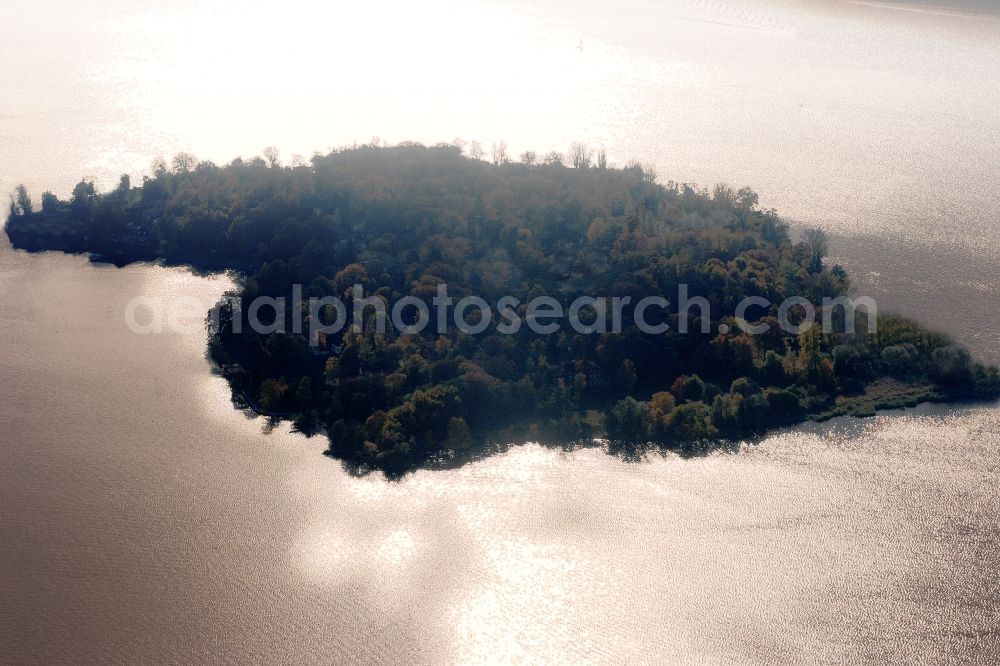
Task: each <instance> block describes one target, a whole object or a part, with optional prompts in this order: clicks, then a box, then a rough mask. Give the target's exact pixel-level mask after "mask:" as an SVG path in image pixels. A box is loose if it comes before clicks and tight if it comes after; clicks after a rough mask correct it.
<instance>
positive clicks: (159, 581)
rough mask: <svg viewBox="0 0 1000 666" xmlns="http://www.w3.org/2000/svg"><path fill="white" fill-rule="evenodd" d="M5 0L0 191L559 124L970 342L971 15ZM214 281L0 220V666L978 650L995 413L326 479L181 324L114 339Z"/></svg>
mask: <svg viewBox="0 0 1000 666" xmlns="http://www.w3.org/2000/svg"><path fill="white" fill-rule="evenodd" d="M8 4H9V7H8V6H7V5H5V13H6V14H5V21H4V22H3V23H2V24H0V188H2V190H3V191H6V190H8V189H10V188H11V187H12V186H13V184H15V183H16V182H20V181H22V180H23V181H24V182H26V183H27V184H28V185H29V186H30V188H31V190H32V192H34V193H35V194H36V197H37V194H38V192H40V191H41V190H42V189H44V188H52V189H54V190H55V191H57V193H59V194H62V195H65V194H67V193H68V191H69V189H70V188H71V186H72V184H73V183H74V182H75V181H76V180H77V179H78V178H79V176H81V175H83V174H85V173H86V174H94V175H95V176H97V177H98V179H99V180H101V181H102V182H103V183H104V184H105V185H110V184H112V183H113V182H115V181H116V179H117V174H118V173H119V171H120V170H128V171H130V172H132V173H133V175H136V176H137V175H139V174H140V173H141V171H142V170H143V169H145V168H147V165H148V163H149V161H150V159H151V158H152V157H153V156H154V155H156V154H167V155H169V154H170V153H172V152H174V151H176V150H182V149H183V150H191V151H192V152H195V153H197V154H198V155H201V156H203V157H206V158H210V159H215V160H217V161H220V162H223V161H226V160H228V159H229V158H231V157H232V156H233V155H235V154H243V155H250V154H253V153H255V152H258V151H260V150H261V149H262V148H263V147H264V146H266V145H268V144H275V145H278V146H279V147H280V148H281V149H282V150H283V151H284V153H285V155H286V158H288V157H290V156H291V154H293V153H296V152H298V153H302V154H304V155H308V154H309V153H310V152H311V151H312V150H313V149H315V148H325V147H326V146H328V145H337V144H343V143H349V142H351V141H352V140H354V139H357V140H360V141H367V140H368V138H369V137H370V136H372V135H374V134H379V135H382V136H384V137H386V138H388V139H390V140H399V139H407V138H411V139H420V140H424V141H428V142H432V141H436V140H440V139H451V138H452V137H453V136H455V135H460V136H465V137H467V138H478V139H480V140H482V141H485V142H487V143H488V142H489V141H490V140H492V139H494V138H495V139H500V138H506V139H507V140H508V141H509V142H510V143H511V144H512V147H513V148H514V149H515V151H516V150H521V149H523V148H527V147H535V148H537V149H539V150H547V149H551V148H565V146H566V145H568V143H569V142H570V141H573V140H584V141H588V142H591V143H592V144H593V145H605V146H607V147H608V149H609V152H611V154H612V155H613V156H614V157H615V158H616V159H619V160H621V161H624V160H625V159H628V158H631V157H636V158H638V159H641V160H644V161H648V162H651V163H654V164H655V165H656V166H657V168H658V169H659V171H660V173H661V175H662V177H663V178H664V179H667V178H675V179H681V180H693V181H697V182H701V183H705V184H710V183H714V182H716V181H728V182H732V183H734V184H743V183H749V184H751V185H753V186H755V187H756V188H757V189H758V190H759V191H760V192H761V200H762V202H763V203H764V204H765V205H768V206H772V205H773V206H776V207H778V208H779V209H780V210H781V211H783V212H785V213H787V214H788V215H789V216H791V217H792V218H793V219H794V220H796V221H797V222H799V223H802V224H820V225H823V226H825V227H826V228H828V229H830V230H832V231H833V232H834V233H835V244H834V250H835V253H836V254H837V259H838V260H839V261H842V262H843V263H844V264H845V265H846V266H847V267H848V269H849V270H850V271H851V273H852V274H853V275H854V276H855V278H856V282H857V284H858V287H859V290H861V291H863V292H865V293H871V294H873V295H875V296H876V297H877V298H878V299H879V301H880V304H883V305H884V308H885V309H895V310H900V311H902V312H904V313H906V314H909V315H911V316H916V317H918V318H920V319H922V320H923V321H925V322H927V323H931V324H934V325H937V326H939V327H942V328H944V329H946V330H948V331H949V332H951V333H952V334H953V335H955V337H957V338H958V339H960V340H962V341H963V342H965V343H966V344H968V345H969V346H970V348H971V349H972V350H973V352H974V353H975V354H976V355H977V356H978V357H980V358H983V359H987V360H993V361H1000V333H998V332H997V331H998V328H997V327H996V325H995V317H996V313H997V312H998V311H1000V285H998V284H997V262H996V256H997V249H998V245H1000V239H998V229H1000V220H998V214H997V212H996V199H997V195H998V191H997V183H998V178H997V176H998V165H1000V121H998V118H1000V104H998V102H1000V98H998V96H1000V93H998V90H1000V89H998V88H997V87H996V86H995V85H994V84H993V83H992V82H993V81H996V80H1000V24H998V17H997V13H996V10H995V8H994V7H993V4H994V3H991V2H978V3H977V2H974V1H970V2H967V3H964V4H960V5H959V6H952V7H945V8H942V7H937V6H934V5H935V3H930V2H910V3H881V2H853V3H847V2H827V1H819V0H815V1H812V2H804V3H797V4H796V5H795V6H794V7H792V8H789V7H788V6H787V5H788V3H778V2H763V1H753V2H745V3H744V2H740V3H736V2H726V1H722V0H718V1H710V0H704V1H701V2H694V1H692V2H681V1H675V0H669V1H664V2H641V1H640V2H636V3H633V4H631V5H629V6H627V7H619V6H617V5H615V7H614V10H613V11H612V9H610V8H609V7H608V6H605V5H603V4H599V3H589V2H580V3H572V4H570V3H561V2H558V1H557V0H549V1H547V2H543V3H540V4H533V5H531V6H530V7H527V6H521V5H520V4H519V3H516V2H497V3H462V4H449V3H444V2H428V3H420V4H419V5H414V4H412V3H407V4H405V5H394V4H390V3H381V4H376V5H365V6H364V7H362V6H361V5H360V4H358V5H333V4H329V5H327V4H323V5H322V6H306V5H298V4H295V5H288V6H281V7H280V8H278V9H276V8H274V6H273V5H271V4H264V3H254V2H246V3H242V4H241V5H240V7H239V8H238V9H232V8H225V7H223V6H222V5H221V4H215V3H211V2H209V3H199V4H197V5H195V4H193V3H179V4H178V6H172V7H171V8H170V9H169V10H168V9H167V8H166V6H163V5H157V4H153V3H148V4H147V3H118V2H111V3H104V4H102V5H101V6H100V7H90V6H87V7H84V6H82V5H76V4H69V5H67V4H65V3H60V2H27V1H22V0H14V1H13V2H11V3H8ZM952 4H956V3H952ZM387 8H388V9H389V10H391V11H385V10H386V9H387ZM358 26H363V27H364V29H360V28H359V27H358ZM415 26H418V27H419V29H414V28H415ZM455 53H461V54H463V55H462V57H460V58H456V57H455ZM290 116H294V118H292V119H291V120H290ZM228 286H229V282H228V281H227V280H226V279H225V278H222V277H216V278H206V277H194V276H192V275H190V274H189V273H187V272H185V271H183V270H181V269H165V268H161V267H156V266H150V265H137V266H131V267H127V268H125V269H116V268H113V267H110V266H102V265H95V264H91V263H89V262H88V261H87V260H86V259H85V258H82V257H72V256H65V255H60V254H40V255H28V254H25V253H21V252H14V251H12V250H10V249H9V248H8V247H7V246H6V245H5V244H4V245H3V246H2V247H0V344H2V349H0V600H2V601H0V662H3V663H32V662H37V663H52V662H66V661H71V662H93V661H105V662H117V663H137V662H140V661H143V662H150V661H155V662H177V663H189V662H210V663H219V662H230V663H247V662H274V661H287V662H294V663H303V662H325V663H330V662H360V661H376V662H403V661H407V662H417V663H424V662H441V661H444V662H489V661H500V662H516V661H538V662H552V661H557V662H572V663H588V662H619V661H622V662H624V661H628V662H645V663H662V662H664V661H672V662H691V661H695V660H697V659H701V660H704V661H708V662H763V661H774V660H778V661H792V662H800V663H815V662H827V663H843V662H845V661H850V662H866V661H868V662H871V661H877V662H882V661H886V660H890V661H895V662H913V661H930V662H943V661H958V662H967V663H981V664H992V663H995V662H996V661H998V660H1000V629H998V627H1000V578H998V575H997V572H998V571H1000V542H998V535H997V527H996V526H997V523H998V519H1000V491H998V489H997V478H998V472H1000V408H998V407H996V406H976V407H960V408H945V407H929V406H924V407H921V408H918V409H916V410H910V411H907V412H897V413H892V414H885V415H881V416H879V417H877V418H874V419H864V420H839V421H835V422H831V423H826V424H820V425H811V426H808V427H805V428H798V429H794V430H790V431H787V432H782V433H779V434H776V435H774V436H771V437H769V438H767V439H766V440H764V441H763V442H759V443H756V444H754V445H748V446H746V447H744V448H743V450H741V451H740V452H738V453H735V454H718V455H712V456H709V457H706V458H701V459H696V460H681V459H679V458H676V457H673V456H666V457H655V458H653V459H650V460H648V461H646V462H643V463H639V464H635V463H626V462H623V461H620V460H618V459H616V458H614V457H610V456H607V455H605V454H604V453H602V452H601V451H600V450H595V449H589V450H582V451H577V452H573V453H563V452H560V451H555V450H550V449H545V448H542V447H538V446H535V445H525V446H520V447H515V448H513V449H512V450H510V451H509V452H508V453H506V454H504V455H501V456H497V457H494V458H490V459H487V460H483V461H480V462H477V463H474V464H471V465H467V466H465V467H463V468H461V469H457V470H451V471H421V472H418V473H416V474H412V475H410V476H408V477H406V478H405V479H404V480H403V481H401V482H399V483H389V482H386V481H385V480H383V479H382V478H380V477H374V476H372V477H365V478H355V477H351V476H350V475H348V474H347V473H345V472H344V471H343V470H342V469H341V467H340V465H339V464H338V463H336V462H335V461H331V460H330V459H328V458H326V457H324V456H322V455H321V452H322V450H323V448H324V444H323V442H322V441H320V440H319V439H313V440H307V439H306V438H304V437H302V436H300V435H297V434H293V433H290V432H288V431H287V429H285V428H284V427H279V428H278V429H276V430H274V431H268V430H267V429H266V428H265V427H264V423H263V421H262V420H260V419H251V418H247V417H246V416H245V415H243V414H242V413H240V412H237V411H235V410H233V409H232V407H231V404H230V402H229V399H228V398H229V393H228V389H227V387H226V385H225V382H224V381H223V380H222V379H221V378H219V377H216V376H214V375H212V374H211V372H210V368H209V365H208V363H207V362H206V361H205V359H204V351H205V339H204V334H203V333H197V334H194V335H180V334H176V333H164V334H161V335H155V334H151V335H145V336H140V335H135V334H132V333H130V332H129V331H128V330H127V327H126V325H125V321H124V317H123V313H124V309H125V305H126V303H127V302H128V301H129V300H130V299H131V298H133V297H135V296H140V295H141V296H147V297H149V298H152V299H154V300H156V299H158V300H161V301H162V302H163V303H164V304H166V305H169V304H176V303H179V302H181V300H182V299H185V298H194V299H196V300H197V301H198V302H199V303H202V304H203V306H204V308H205V309H207V307H208V306H209V305H210V304H211V303H212V302H214V300H215V298H217V297H218V295H219V294H221V293H222V291H224V290H225V289H226V288H227V287H228Z"/></svg>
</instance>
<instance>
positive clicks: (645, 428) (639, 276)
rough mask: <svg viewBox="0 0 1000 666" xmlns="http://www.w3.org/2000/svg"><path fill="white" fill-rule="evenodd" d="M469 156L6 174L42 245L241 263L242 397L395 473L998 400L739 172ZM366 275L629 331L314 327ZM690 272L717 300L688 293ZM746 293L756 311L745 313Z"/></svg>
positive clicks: (994, 384) (375, 156)
mask: <svg viewBox="0 0 1000 666" xmlns="http://www.w3.org/2000/svg"><path fill="white" fill-rule="evenodd" d="M481 157H482V156H481V155H474V156H473V157H468V156H466V155H464V154H463V152H462V150H460V148H458V147H456V146H453V145H440V146H434V147H425V146H422V145H419V144H402V145H399V146H394V147H382V146H378V145H366V146H361V147H354V148H350V149H345V150H338V151H334V152H331V153H330V154H327V155H316V156H315V157H313V159H312V160H311V161H310V162H300V163H299V164H297V165H296V166H285V165H282V164H281V163H280V162H279V160H278V159H277V156H276V155H274V154H273V153H272V154H270V155H269V158H268V159H262V158H255V159H252V160H242V159H237V160H235V161H233V162H231V163H230V164H228V165H226V166H217V165H215V164H212V163H210V162H199V161H197V160H195V159H194V158H192V157H190V156H188V155H178V156H177V157H176V158H175V159H174V160H173V162H172V164H170V165H169V166H168V165H167V164H165V163H162V162H160V163H158V164H156V165H155V166H154V170H153V174H152V176H150V177H148V178H144V179H143V182H142V184H141V185H140V186H135V187H133V186H132V184H131V182H130V181H129V179H128V177H126V176H123V177H122V179H121V182H120V184H119V186H118V187H117V188H115V189H114V190H112V191H109V192H106V193H97V192H96V191H95V187H94V184H93V183H92V182H89V181H82V182H80V183H79V184H78V185H77V186H76V187H75V188H74V190H73V193H72V196H71V198H70V199H69V200H68V201H64V200H60V199H58V198H57V197H56V196H54V195H52V194H51V193H48V192H46V193H45V194H43V195H42V197H41V201H40V206H39V207H36V206H35V205H34V202H33V201H32V199H31V197H30V195H29V193H28V192H27V191H26V190H25V189H24V188H23V187H20V188H18V190H17V192H16V193H15V195H13V196H12V197H11V203H10V213H9V216H8V220H7V223H6V227H5V228H6V232H7V234H8V236H9V237H10V239H11V242H12V243H13V244H14V246H15V247H18V248H24V249H27V250H32V251H40V250H63V251H67V252H87V253H92V254H95V255H98V256H100V257H102V258H104V259H106V260H109V261H113V262H115V263H118V264H124V263H128V262H132V261H145V260H159V261H163V262H166V263H170V264H187V265H191V266H193V267H195V268H198V269H202V270H211V271H215V270H232V271H234V272H235V274H236V275H237V276H238V277H237V282H238V287H237V289H236V290H235V291H234V292H233V293H232V294H230V295H228V297H227V298H226V299H224V300H223V301H222V302H221V303H220V305H219V306H218V308H217V312H216V315H217V318H218V321H217V323H218V325H215V326H212V327H210V336H209V343H208V344H209V353H210V355H211V358H212V359H213V360H214V361H215V363H217V364H218V366H219V368H220V369H221V371H222V372H223V373H224V374H225V376H226V378H227V380H228V381H229V383H230V385H231V387H232V389H233V395H234V401H236V402H237V403H238V404H239V405H241V406H246V407H251V408H253V409H255V410H257V411H259V412H261V413H264V414H267V415H270V416H271V417H273V418H283V419H289V420H292V421H293V422H294V423H295V426H296V427H297V428H298V429H300V430H302V431H303V432H306V433H309V434H312V433H321V432H325V433H326V435H327V436H328V438H329V453H330V454H331V455H332V456H334V457H336V458H339V459H341V460H343V461H345V462H346V463H347V464H349V465H350V466H351V467H352V468H354V469H356V470H358V471H367V470H382V471H384V472H386V473H387V474H389V475H400V474H403V473H405V472H407V471H409V470H412V469H414V468H416V467H418V466H421V465H425V464H444V463H446V462H448V461H456V460H464V459H467V458H469V457H473V456H475V455H477V454H479V453H483V452H487V451H490V450H492V449H493V448H494V447H496V446H497V445H498V444H502V443H504V442H511V441H524V440H525V439H530V440H534V441H541V442H543V443H550V444H571V443H581V442H590V441H592V440H593V439H594V438H602V439H605V440H607V441H608V442H609V447H610V448H611V449H613V450H616V451H629V452H635V451H642V450H644V449H645V448H646V447H652V446H655V447H661V448H665V449H677V450H679V451H681V452H683V453H685V454H693V453H698V452H700V451H704V450H707V449H708V448H710V447H711V446H713V445H714V444H715V443H716V442H720V441H733V440H738V439H741V438H746V437H751V436H755V435H759V434H761V433H763V432H764V431H766V430H767V429H768V428H772V427H776V426H780V425H787V424H792V423H796V422H800V421H803V420H806V419H821V418H828V417H830V416H835V415H839V414H857V415H866V414H871V413H873V412H874V410H875V409H877V408H889V407H900V406H908V405H913V404H916V403H917V402H921V401H927V400H938V401H946V400H968V399H988V398H995V397H997V396H998V395H1000V376H998V372H997V369H996V368H995V367H990V368H987V367H984V366H983V365H981V364H978V363H975V362H974V361H973V360H972V359H970V357H969V354H968V353H967V352H966V351H965V350H964V349H962V348H960V347H957V346H955V345H954V344H952V342H951V341H950V340H949V339H948V338H947V336H945V335H942V334H939V333H935V332H932V331H928V330H925V329H924V328H922V327H921V326H919V325H918V324H916V323H915V322H912V321H909V320H906V319H903V318H900V317H897V316H886V315H880V316H878V320H877V326H876V328H875V331H874V332H871V329H870V328H869V323H870V322H869V321H868V318H867V317H859V318H857V319H855V321H853V322H851V317H849V316H848V315H847V312H846V309H845V308H841V309H839V310H838V309H837V308H836V307H830V306H829V305H826V306H825V305H824V303H828V302H829V301H828V300H827V301H825V300H824V299H836V298H837V297H842V296H847V295H849V294H851V285H850V282H849V279H848V276H847V274H846V273H845V271H844V270H843V268H841V267H840V266H831V265H829V261H827V260H826V255H827V241H826V238H825V236H824V234H823V233H822V232H819V231H811V232H807V233H804V234H802V236H801V238H800V239H793V238H792V236H791V234H790V232H789V227H788V225H787V224H786V223H785V222H784V221H783V220H782V219H781V218H780V217H779V216H778V215H777V214H776V213H775V212H774V211H772V210H766V209H762V208H761V207H760V206H759V205H758V199H757V195H756V194H754V193H753V192H752V191H751V190H749V189H746V188H744V189H740V190H738V191H734V190H732V189H729V188H727V187H724V186H719V187H716V188H715V189H714V190H712V191H701V190H697V189H695V188H692V187H689V186H687V185H684V184H678V183H673V182H669V183H666V184H661V183H658V182H657V178H656V175H655V173H653V172H652V170H651V169H649V168H643V167H642V166H639V165H636V164H631V165H628V166H625V167H621V168H618V167H613V166H610V165H608V164H607V160H606V159H605V158H604V156H603V155H600V156H598V157H597V158H596V159H595V158H594V156H593V155H591V154H590V153H589V151H587V150H586V149H585V148H583V147H580V146H578V147H576V148H575V149H574V150H573V152H572V154H571V155H570V156H568V157H564V156H563V155H559V154H556V153H550V154H549V155H547V156H545V157H544V158H538V157H537V156H535V155H534V154H532V153H524V154H523V155H522V156H521V158H520V159H519V160H518V161H513V160H511V159H509V158H508V157H507V156H506V153H505V151H503V150H500V151H494V155H493V159H492V160H490V161H487V160H484V159H481ZM564 162H565V163H564ZM36 208H37V209H36ZM356 285H361V286H362V287H363V289H364V291H365V293H366V294H367V295H375V296H377V297H378V298H380V299H383V300H384V302H385V303H386V304H387V305H388V306H389V307H391V304H393V303H396V302H399V301H400V299H402V298H404V297H408V296H411V297H416V298H417V299H420V300H422V301H425V302H427V303H428V304H430V302H431V300H432V299H433V297H434V296H435V294H436V293H438V288H439V286H440V285H447V289H448V292H449V294H450V295H451V296H452V297H454V298H455V299H460V298H462V297H466V296H476V297H480V298H482V299H484V300H485V301H486V302H488V303H496V302H498V301H499V300H500V299H503V298H504V297H507V298H512V299H514V300H516V301H517V305H514V306H513V308H512V311H514V312H517V313H518V314H519V315H520V316H522V317H523V316H525V315H528V314H529V313H526V312H525V308H526V304H527V303H528V302H529V301H531V300H532V299H534V298H537V297H540V296H548V297H551V298H554V299H555V300H556V301H558V303H559V304H560V305H561V306H562V307H563V308H565V309H567V310H568V309H570V308H571V305H572V304H573V303H574V302H575V301H576V300H577V299H579V298H580V297H584V296H586V297H611V296H614V297H619V298H623V299H624V298H627V299H628V300H629V302H630V305H628V306H625V308H624V310H623V314H624V316H623V317H622V321H623V326H622V327H621V330H620V332H614V331H603V332H602V331H601V330H600V329H598V330H592V331H587V332H579V331H576V330H573V329H572V328H570V327H568V326H563V327H561V328H560V330H558V332H553V333H550V334H544V335H543V334H538V333H536V332H534V331H532V330H529V328H528V327H526V326H522V327H521V328H520V329H519V330H517V331H515V332H509V331H507V332H501V330H498V326H500V325H501V323H502V322H501V320H500V319H499V318H495V319H494V320H493V321H490V322H489V323H488V325H485V327H484V330H482V331H481V332H478V333H476V334H470V333H467V332H463V331H462V330H459V329H458V328H456V327H450V328H449V329H448V330H447V331H440V330H438V329H436V328H435V327H428V328H427V329H425V330H423V331H421V332H407V331H400V330H395V329H394V328H389V329H388V330H385V331H380V330H379V328H378V326H377V325H376V323H377V317H376V316H375V314H376V313H375V311H374V309H371V311H365V312H361V313H359V319H358V321H360V322H361V325H360V327H358V328H353V327H350V326H348V327H345V328H344V329H343V330H341V331H339V332H337V333H336V334H329V335H328V334H326V333H322V332H321V333H319V334H317V335H314V336H310V335H309V333H308V330H309V328H310V326H309V324H310V321H309V319H310V318H311V317H318V318H319V319H320V320H321V323H322V324H323V325H329V324H330V323H331V321H332V320H333V319H334V318H336V316H337V314H338V313H337V312H335V310H336V308H333V307H330V306H324V307H323V309H321V310H320V311H319V312H318V313H316V312H311V311H310V308H309V299H321V298H327V297H337V298H343V300H344V302H345V303H347V309H348V311H347V312H346V315H347V317H348V319H350V320H353V316H354V314H355V313H353V312H351V311H350V308H351V300H350V299H351V294H350V292H351V291H352V290H353V289H354V288H355V286H356ZM682 286H683V288H684V289H685V290H686V292H687V293H688V294H690V296H692V297H700V298H702V299H704V302H706V303H707V304H708V306H710V307H709V308H708V312H710V314H706V312H705V311H704V310H703V309H701V308H692V309H689V310H686V311H685V310H680V309H678V308H677V307H676V305H677V303H676V302H675V301H676V295H677V294H678V291H679V288H681V287H682ZM262 296H266V297H270V298H274V299H278V298H283V299H285V302H286V303H288V307H287V308H285V309H284V310H283V311H282V312H281V314H280V315H279V316H278V317H277V318H275V319H274V320H272V321H270V322H268V323H269V324H270V329H272V330H268V331H266V332H259V331H255V330H252V329H253V327H252V326H250V325H249V324H250V322H249V321H247V317H248V312H249V311H250V309H251V305H252V303H253V302H254V301H255V299H259V298H260V297H262ZM651 296H658V297H666V299H667V300H668V301H670V306H669V307H665V308H661V309H660V314H659V319H657V324H660V325H662V326H661V328H662V327H663V326H665V327H668V328H666V329H665V330H664V331H662V332H657V333H655V334H651V333H648V332H644V331H643V330H640V328H639V327H637V326H636V325H635V323H634V321H633V318H632V316H631V315H633V314H634V312H632V311H631V310H630V309H629V308H630V307H635V304H636V303H638V302H640V301H642V299H644V298H648V297H651ZM748 297H759V298H761V299H766V301H767V302H768V303H770V304H771V305H770V306H767V307H764V306H760V307H754V308H751V309H750V310H747V311H744V313H743V314H744V315H745V318H738V317H737V315H738V314H741V313H740V311H739V309H738V308H739V304H740V302H741V301H743V300H744V299H746V298H748ZM793 297H798V298H801V299H804V300H805V301H807V302H808V303H811V304H813V305H815V307H816V311H817V312H820V313H822V314H824V315H828V316H829V320H830V321H831V322H832V323H833V326H832V328H831V329H830V330H824V327H822V326H820V325H819V323H817V324H816V325H814V326H812V327H808V326H801V328H802V329H803V330H800V331H796V332H794V333H790V332H788V331H787V326H785V325H784V321H785V320H789V321H790V323H793V324H794V325H796V326H799V325H801V324H803V320H804V319H805V318H806V314H807V313H806V309H805V308H803V307H802V306H795V307H792V308H789V309H788V310H787V311H785V312H781V311H780V308H779V304H781V303H783V302H785V301H786V300H787V299H789V298H793ZM585 310H586V311H585V312H584V313H583V314H582V315H581V317H582V318H583V319H587V317H590V318H591V319H589V320H588V321H596V316H597V314H598V313H597V311H596V310H593V311H591V309H585ZM653 310H654V309H650V312H652V311H653ZM275 311H277V309H275ZM747 313H749V314H747ZM412 314H413V313H412V312H411V313H410V315H411V317H410V319H409V320H408V322H409V323H412ZM470 314H471V316H472V319H471V320H468V323H470V324H472V325H475V324H476V323H479V322H478V321H477V320H476V319H477V315H476V312H475V311H474V310H473V311H470ZM529 318H530V316H529ZM653 318H654V319H656V317H653ZM312 323H316V322H312ZM747 324H752V325H754V326H757V327H760V328H761V329H763V328H766V329H767V331H766V332H763V333H759V334H754V335H751V334H749V333H747V332H745V330H744V329H745V328H746V325H747ZM595 328H596V327H595ZM685 329H686V332H682V331H683V330H685Z"/></svg>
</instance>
